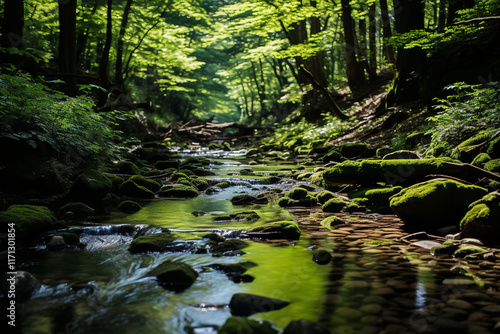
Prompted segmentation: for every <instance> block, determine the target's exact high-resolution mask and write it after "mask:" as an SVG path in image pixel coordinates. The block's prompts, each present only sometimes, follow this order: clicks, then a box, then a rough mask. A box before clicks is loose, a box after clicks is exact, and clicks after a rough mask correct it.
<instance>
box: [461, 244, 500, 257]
mask: <svg viewBox="0 0 500 334" xmlns="http://www.w3.org/2000/svg"><path fill="white" fill-rule="evenodd" d="M499 244H500V243H499ZM486 252H487V249H486V248H483V247H481V246H478V245H469V244H460V246H458V249H457V250H456V251H455V252H454V253H453V256H454V257H457V258H460V257H466V256H467V255H471V254H483V253H486Z"/></svg>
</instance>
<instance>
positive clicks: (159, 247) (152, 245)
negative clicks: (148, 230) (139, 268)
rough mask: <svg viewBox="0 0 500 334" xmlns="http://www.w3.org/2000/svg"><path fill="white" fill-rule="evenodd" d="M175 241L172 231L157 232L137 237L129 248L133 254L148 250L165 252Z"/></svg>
mask: <svg viewBox="0 0 500 334" xmlns="http://www.w3.org/2000/svg"><path fill="white" fill-rule="evenodd" d="M174 241H175V237H174V236H172V235H171V234H170V233H156V234H150V235H143V236H140V237H137V238H135V239H134V240H133V241H132V242H131V243H130V246H129V248H128V250H129V251H130V252H131V253H132V254H137V253H147V252H165V251H166V250H167V249H168V247H169V246H170V245H171V244H172V242H174Z"/></svg>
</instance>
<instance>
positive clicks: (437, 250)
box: [431, 240, 459, 255]
mask: <svg viewBox="0 0 500 334" xmlns="http://www.w3.org/2000/svg"><path fill="white" fill-rule="evenodd" d="M458 246H459V245H458V244H457V243H455V242H453V240H447V241H445V242H443V244H442V245H441V246H434V247H432V248H431V253H432V254H434V255H453V253H455V251H456V250H457V249H458Z"/></svg>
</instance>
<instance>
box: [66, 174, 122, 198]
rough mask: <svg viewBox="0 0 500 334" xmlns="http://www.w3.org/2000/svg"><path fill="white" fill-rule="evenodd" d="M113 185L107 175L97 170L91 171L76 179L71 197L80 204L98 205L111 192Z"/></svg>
mask: <svg viewBox="0 0 500 334" xmlns="http://www.w3.org/2000/svg"><path fill="white" fill-rule="evenodd" d="M111 185H112V184H111V181H110V180H109V179H108V178H107V177H106V175H104V174H103V173H101V172H99V171H97V170H89V171H86V172H84V173H82V174H80V175H79V176H78V177H77V178H76V179H75V182H73V185H72V186H71V189H70V196H71V197H72V198H73V199H75V200H76V201H79V202H84V203H86V204H91V205H92V204H96V203H98V202H99V201H100V200H102V199H103V198H104V197H105V196H106V195H107V194H108V193H109V192H110V190H111Z"/></svg>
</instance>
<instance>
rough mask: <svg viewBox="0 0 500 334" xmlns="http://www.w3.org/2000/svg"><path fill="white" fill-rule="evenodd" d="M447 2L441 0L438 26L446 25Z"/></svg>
mask: <svg viewBox="0 0 500 334" xmlns="http://www.w3.org/2000/svg"><path fill="white" fill-rule="evenodd" d="M446 3H447V0H439V18H438V26H444V25H445V24H446Z"/></svg>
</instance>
